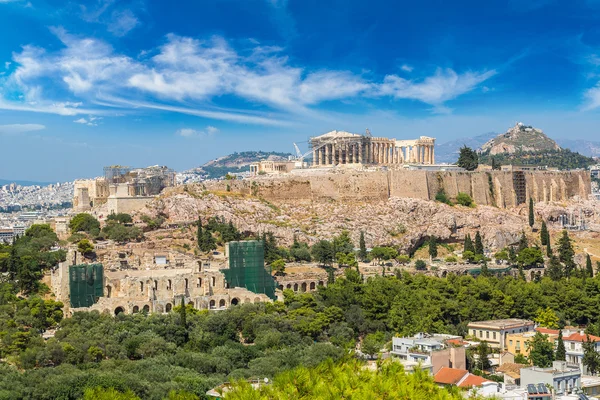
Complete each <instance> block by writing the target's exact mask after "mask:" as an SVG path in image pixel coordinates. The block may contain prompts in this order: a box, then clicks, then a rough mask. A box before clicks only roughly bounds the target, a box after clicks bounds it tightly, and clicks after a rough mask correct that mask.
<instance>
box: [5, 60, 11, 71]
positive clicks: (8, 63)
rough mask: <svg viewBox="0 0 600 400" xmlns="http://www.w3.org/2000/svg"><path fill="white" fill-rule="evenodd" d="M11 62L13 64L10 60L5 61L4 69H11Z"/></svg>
mask: <svg viewBox="0 0 600 400" xmlns="http://www.w3.org/2000/svg"><path fill="white" fill-rule="evenodd" d="M10 64H11V62H10V61H7V62H5V63H4V69H9V68H10Z"/></svg>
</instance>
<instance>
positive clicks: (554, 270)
mask: <svg viewBox="0 0 600 400" xmlns="http://www.w3.org/2000/svg"><path fill="white" fill-rule="evenodd" d="M546 274H548V277H550V279H552V280H553V281H559V280H561V279H562V277H563V276H564V273H563V267H562V265H561V264H560V261H559V260H558V258H557V257H556V256H551V257H550V262H549V263H548V268H547V269H546Z"/></svg>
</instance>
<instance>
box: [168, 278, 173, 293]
mask: <svg viewBox="0 0 600 400" xmlns="http://www.w3.org/2000/svg"><path fill="white" fill-rule="evenodd" d="M172 288H173V285H172V284H171V280H170V279H169V280H168V281H167V290H171V289H172Z"/></svg>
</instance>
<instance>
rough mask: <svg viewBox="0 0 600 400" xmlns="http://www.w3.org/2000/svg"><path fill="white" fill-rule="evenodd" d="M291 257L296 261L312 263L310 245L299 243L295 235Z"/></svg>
mask: <svg viewBox="0 0 600 400" xmlns="http://www.w3.org/2000/svg"><path fill="white" fill-rule="evenodd" d="M290 257H291V258H292V259H293V260H294V261H307V262H310V261H312V256H311V255H310V249H309V247H308V243H306V242H299V241H298V239H297V238H296V236H295V235H294V243H293V244H292V247H290Z"/></svg>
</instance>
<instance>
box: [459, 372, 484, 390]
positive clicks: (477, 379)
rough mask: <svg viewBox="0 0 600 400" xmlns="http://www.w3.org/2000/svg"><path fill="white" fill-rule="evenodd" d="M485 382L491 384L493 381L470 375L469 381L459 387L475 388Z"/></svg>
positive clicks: (466, 380)
mask: <svg viewBox="0 0 600 400" xmlns="http://www.w3.org/2000/svg"><path fill="white" fill-rule="evenodd" d="M485 382H491V381H490V380H489V379H485V378H482V377H481V376H477V375H473V374H469V376H467V379H465V380H464V381H462V382H461V383H460V384H459V385H458V387H461V388H469V387H473V386H481V385H482V384H483V383H485Z"/></svg>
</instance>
